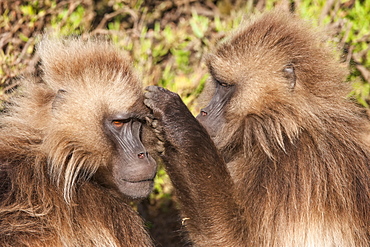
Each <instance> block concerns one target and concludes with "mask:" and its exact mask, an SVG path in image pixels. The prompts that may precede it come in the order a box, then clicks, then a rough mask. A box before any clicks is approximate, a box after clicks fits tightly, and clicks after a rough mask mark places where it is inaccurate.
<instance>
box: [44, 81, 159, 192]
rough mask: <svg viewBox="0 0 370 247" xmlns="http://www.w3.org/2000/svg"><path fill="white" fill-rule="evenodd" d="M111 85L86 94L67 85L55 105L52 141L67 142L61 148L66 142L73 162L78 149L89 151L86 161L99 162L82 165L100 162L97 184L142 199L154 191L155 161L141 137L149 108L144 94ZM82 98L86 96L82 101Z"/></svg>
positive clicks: (95, 175)
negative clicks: (144, 103) (146, 106)
mask: <svg viewBox="0 0 370 247" xmlns="http://www.w3.org/2000/svg"><path fill="white" fill-rule="evenodd" d="M109 86H110V84H107V87H103V88H96V89H94V91H91V92H89V93H86V95H82V94H81V93H79V92H78V91H73V90H68V89H66V90H62V91H60V92H59V93H58V94H57V96H56V97H55V100H54V102H53V106H52V109H53V120H52V122H53V123H52V127H51V131H53V133H52V135H51V136H50V139H59V140H60V139H62V140H65V142H67V143H69V144H67V145H65V144H61V143H60V144H59V145H58V146H59V148H60V146H63V145H64V146H65V149H66V150H67V152H68V153H72V155H70V160H74V159H76V160H77V159H78V158H81V159H82V157H78V155H77V153H78V151H77V150H81V152H85V154H84V153H82V154H81V155H80V156H83V155H85V156H87V157H88V156H90V155H91V161H90V160H87V161H86V162H87V163H89V162H92V161H94V160H95V164H89V165H87V164H85V165H84V166H85V167H83V168H82V169H86V168H91V169H95V168H94V166H95V165H96V166H97V168H96V173H95V174H94V179H95V180H97V181H98V182H99V183H101V184H103V185H105V186H109V187H114V188H116V189H118V190H119V191H120V192H121V193H122V194H124V195H126V196H128V197H130V198H143V197H146V196H147V195H148V194H149V193H150V192H151V190H152V187H153V179H154V177H155V175H156V168H157V164H156V162H155V161H154V159H153V158H152V157H151V156H150V155H149V153H148V150H147V148H146V147H145V146H144V145H143V141H145V140H142V138H146V136H144V135H143V131H144V129H145V130H146V129H147V128H148V127H147V126H146V125H145V119H144V118H145V115H146V114H147V109H146V108H145V107H144V105H143V103H142V102H141V101H142V99H141V97H140V95H141V94H142V92H141V91H139V90H137V91H136V90H135V91H131V92H127V91H126V90H125V88H124V87H123V89H118V88H117V87H116V92H113V89H110V88H109ZM111 86H112V87H113V85H111ZM81 91H82V89H81V90H80V92H81ZM82 97H83V98H84V100H80V99H81V98H82ZM147 132H148V131H147ZM55 136H57V137H55ZM67 138H68V139H67ZM68 146H71V148H70V149H68ZM52 155H55V154H52ZM73 155H76V158H74V157H73ZM86 159H88V158H86ZM70 160H68V162H70ZM65 166H66V167H70V166H71V167H72V165H68V164H67V165H65ZM68 172H69V171H66V173H68ZM89 172H91V173H94V172H93V171H89Z"/></svg>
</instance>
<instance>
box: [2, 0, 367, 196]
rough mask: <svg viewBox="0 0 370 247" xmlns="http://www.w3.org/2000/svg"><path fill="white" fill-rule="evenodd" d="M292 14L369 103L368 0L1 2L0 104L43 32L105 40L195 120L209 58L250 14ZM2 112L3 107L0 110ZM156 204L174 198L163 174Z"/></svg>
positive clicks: (31, 64)
mask: <svg viewBox="0 0 370 247" xmlns="http://www.w3.org/2000/svg"><path fill="white" fill-rule="evenodd" d="M273 8H283V9H286V10H290V11H293V12H295V13H296V14H298V15H299V16H301V17H303V18H304V19H307V20H310V21H311V22H312V23H313V24H314V25H318V26H319V25H320V26H322V28H324V29H325V30H326V31H327V33H328V38H329V40H330V42H332V43H333V44H334V46H335V47H337V48H338V50H339V51H341V55H340V59H341V60H342V61H343V62H344V63H345V64H346V65H347V66H348V68H349V70H350V72H351V73H350V75H349V77H348V80H350V81H351V82H352V84H353V92H352V93H351V96H354V97H355V98H356V99H357V100H358V102H359V103H360V104H362V105H363V106H364V107H369V103H370V83H369V82H370V60H369V55H370V46H369V44H370V0H362V1H357V0H330V1H325V0H248V1H242V0H206V1H195V0H171V1H167V0H163V1H162V0H150V1H143V0H135V1H130V0H102V1H94V0H78V1H72V0H64V1H58V0H38V1H19V0H17V1H16V0H3V1H1V2H0V61H1V63H0V101H6V100H8V99H9V97H10V96H11V95H12V94H13V93H14V89H15V88H16V87H17V80H16V79H17V77H18V76H20V75H22V74H24V73H32V72H33V71H34V68H35V65H36V64H37V62H38V57H37V56H36V55H35V51H34V50H35V49H34V48H35V44H36V43H37V41H38V40H39V39H40V36H41V35H42V33H44V32H48V31H50V30H58V32H59V33H60V34H62V35H71V34H73V35H82V36H86V37H87V36H94V35H95V36H104V37H108V38H109V39H111V40H112V41H113V42H114V43H115V44H116V45H117V46H118V47H121V48H122V49H124V50H125V51H126V52H127V53H128V54H129V55H130V56H131V57H132V61H133V63H134V65H135V67H136V69H137V70H138V71H139V73H140V74H141V77H142V79H143V82H144V85H150V84H156V85H160V86H163V87H166V88H168V89H170V90H172V91H175V92H177V93H179V94H180V96H181V97H182V98H183V100H184V102H185V103H186V104H187V105H188V106H189V108H190V109H191V110H192V111H193V113H194V114H195V113H196V112H198V109H197V106H196V104H195V99H196V98H197V96H198V95H199V93H200V92H201V91H202V88H203V85H204V82H205V81H206V79H207V76H208V75H207V70H206V68H205V65H204V63H203V61H202V58H203V56H204V54H206V53H207V52H208V51H209V49H210V48H211V47H212V46H213V45H214V44H215V43H216V42H217V40H219V39H222V38H223V37H224V36H225V35H226V34H227V32H229V31H230V30H232V29H234V28H236V27H237V26H238V25H239V24H240V22H241V21H242V20H243V18H248V16H250V15H251V14H252V13H259V12H263V11H264V10H270V9H273ZM0 110H1V109H0ZM156 181H157V182H156V186H155V190H154V193H153V195H152V197H151V200H154V201H159V200H162V201H163V199H165V198H170V197H171V195H172V190H171V187H170V186H169V183H170V182H169V178H168V177H167V175H166V173H165V172H164V171H163V170H160V171H159V172H158V178H157V180H156Z"/></svg>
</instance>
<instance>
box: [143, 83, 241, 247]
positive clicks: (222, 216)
mask: <svg viewBox="0 0 370 247" xmlns="http://www.w3.org/2000/svg"><path fill="white" fill-rule="evenodd" d="M145 97H146V99H145V101H144V102H145V104H146V105H147V106H148V107H149V108H150V109H151V110H152V114H153V116H152V117H153V122H152V125H153V126H154V128H155V129H156V131H157V132H159V133H160V134H161V135H162V136H161V139H162V140H163V141H164V148H165V149H164V152H163V153H162V155H161V156H162V159H163V161H164V163H165V165H166V169H167V171H168V173H169V176H170V177H171V180H172V182H173V184H174V187H175V189H176V191H177V194H178V198H179V200H180V203H181V205H182V213H183V217H184V219H186V227H187V229H188V231H189V233H190V238H191V239H192V240H193V241H194V243H195V244H196V245H198V246H203V245H204V246H206V245H207V246H232V245H234V246H235V244H238V243H239V244H240V242H238V243H235V242H234V243H230V242H225V241H229V240H230V239H231V238H230V237H228V238H226V237H224V235H229V236H230V234H235V235H239V236H236V237H235V238H232V239H234V240H237V239H238V238H239V237H240V236H241V234H238V232H239V231H241V230H237V229H231V228H233V227H231V226H234V227H235V225H238V226H241V225H243V224H235V222H234V221H239V220H241V219H240V217H239V212H238V207H237V205H236V204H235V202H234V200H233V195H232V191H233V190H232V187H233V183H232V180H231V177H230V175H229V173H228V171H227V168H226V165H225V163H224V162H223V160H222V158H221V157H220V155H219V153H218V151H217V149H216V147H215V145H214V143H213V141H212V140H211V138H210V136H209V135H208V133H207V131H206V130H205V129H204V128H203V126H202V125H201V124H200V123H199V122H198V121H197V120H196V119H195V118H194V116H193V115H192V114H191V112H190V111H189V110H188V109H187V107H186V106H185V104H184V103H183V102H182V100H181V98H180V97H179V96H178V95H177V94H175V93H173V92H170V91H168V90H166V89H163V88H160V87H156V86H150V87H148V88H147V92H146V93H145ZM232 222H234V223H232ZM239 233H240V232H239ZM226 239H228V240H226Z"/></svg>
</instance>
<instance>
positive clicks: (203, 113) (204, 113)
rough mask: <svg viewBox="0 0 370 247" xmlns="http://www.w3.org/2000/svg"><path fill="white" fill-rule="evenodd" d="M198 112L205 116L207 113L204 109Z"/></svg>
mask: <svg viewBox="0 0 370 247" xmlns="http://www.w3.org/2000/svg"><path fill="white" fill-rule="evenodd" d="M200 114H201V115H202V116H207V114H208V113H207V112H205V111H201V112H200Z"/></svg>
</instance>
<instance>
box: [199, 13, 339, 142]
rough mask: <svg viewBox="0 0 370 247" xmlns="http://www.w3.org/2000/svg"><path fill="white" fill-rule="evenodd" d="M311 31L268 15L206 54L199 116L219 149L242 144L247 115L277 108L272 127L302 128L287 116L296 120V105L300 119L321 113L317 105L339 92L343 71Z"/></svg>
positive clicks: (289, 19) (289, 18) (287, 18)
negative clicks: (206, 74) (207, 75)
mask: <svg viewBox="0 0 370 247" xmlns="http://www.w3.org/2000/svg"><path fill="white" fill-rule="evenodd" d="M315 34H316V33H315V32H312V28H311V26H310V25H308V23H304V22H302V21H301V20H298V18H297V19H295V18H294V17H293V16H292V15H288V14H286V13H278V14H276V13H267V14H265V16H264V18H259V19H257V20H255V21H251V23H249V25H245V26H243V27H241V28H240V29H239V30H237V31H235V32H234V33H233V34H232V35H230V37H229V38H228V39H226V40H224V41H223V42H220V44H219V45H218V46H217V47H216V48H215V49H214V51H213V52H211V53H210V54H209V55H208V56H207V57H206V63H207V66H208V69H209V72H210V75H211V77H210V79H209V81H208V83H207V84H206V86H205V89H204V93H203V95H202V98H203V101H204V102H207V103H206V104H204V105H207V104H208V106H206V107H204V108H203V109H202V110H201V112H200V114H199V115H198V116H197V119H198V120H199V121H200V122H201V123H202V124H203V125H204V126H205V127H206V128H207V130H208V132H209V133H210V135H211V136H212V137H213V139H214V141H215V143H216V145H217V146H218V147H219V148H221V147H222V146H224V145H226V144H228V145H232V144H231V143H237V142H243V140H242V138H243V137H242V136H243V131H244V130H245V128H249V127H250V126H249V127H248V126H246V119H247V118H248V117H254V118H259V116H261V115H271V113H273V112H271V111H274V112H278V113H279V112H280V113H279V114H272V115H275V116H278V118H279V119H280V120H279V121H280V123H279V125H280V126H275V128H276V129H277V130H278V129H279V128H285V127H287V128H289V129H290V130H289V131H292V132H296V131H297V130H298V129H299V128H300V127H298V126H296V124H297V123H292V121H290V119H294V121H296V120H297V118H296V117H293V118H291V117H290V116H293V115H294V116H295V111H297V109H299V111H301V113H297V114H296V115H299V116H301V117H300V118H303V119H304V118H305V113H307V114H311V115H312V112H314V111H316V109H318V111H319V109H320V108H316V107H315V105H316V104H319V103H321V102H323V104H326V103H325V102H326V100H327V99H328V98H329V99H332V100H333V99H334V98H337V96H338V95H339V94H340V95H343V93H342V92H343V90H342V89H343V83H340V82H341V81H343V79H344V77H345V73H346V71H345V70H343V66H341V65H340V64H339V63H338V62H337V59H335V58H334V56H333V54H332V52H329V51H328V49H327V47H326V46H325V45H323V42H322V40H320V39H319V38H318V37H321V36H320V35H318V37H315V36H314V35H315ZM338 92H339V93H338ZM343 96H344V95H343ZM313 102H314V104H312V103H313ZM313 114H316V113H315V112H314V113H313ZM279 116H281V117H279ZM272 121H273V120H272ZM225 126H227V128H225ZM244 126H245V128H244ZM284 126H285V127H284ZM235 133H236V134H235ZM287 134H288V135H294V133H287ZM235 145H238V144H235ZM239 146H242V145H239Z"/></svg>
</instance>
